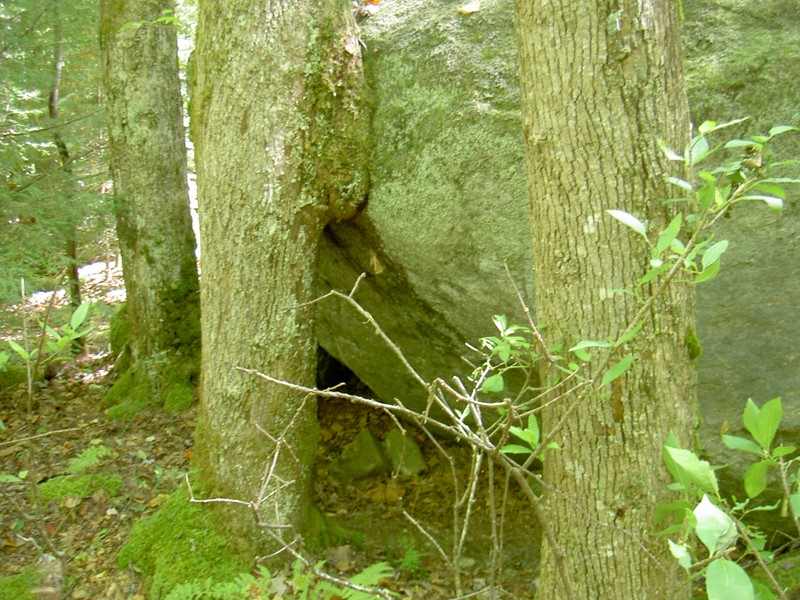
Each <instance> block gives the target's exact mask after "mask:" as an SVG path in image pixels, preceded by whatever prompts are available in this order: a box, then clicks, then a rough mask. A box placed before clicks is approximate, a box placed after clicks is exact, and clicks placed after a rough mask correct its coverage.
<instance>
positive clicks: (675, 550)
mask: <svg viewBox="0 0 800 600" xmlns="http://www.w3.org/2000/svg"><path fill="white" fill-rule="evenodd" d="M667 541H668V542H669V551H670V552H671V553H672V556H674V557H675V558H677V559H678V564H679V565H680V566H682V567H683V568H684V569H686V570H687V571H688V570H689V567H691V566H692V556H691V554H689V549H688V548H687V547H686V546H684V545H683V544H676V543H675V542H673V541H672V540H667Z"/></svg>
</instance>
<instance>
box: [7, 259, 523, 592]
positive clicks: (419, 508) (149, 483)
mask: <svg viewBox="0 0 800 600" xmlns="http://www.w3.org/2000/svg"><path fill="white" fill-rule="evenodd" d="M83 276H84V285H85V288H84V293H85V295H86V296H87V298H88V299H89V300H91V301H93V302H97V303H98V304H97V307H98V308H96V309H93V314H94V315H95V316H94V318H93V324H94V326H95V329H94V331H93V332H92V333H91V334H90V335H89V336H87V343H86V348H85V350H84V351H83V352H82V353H81V355H80V356H79V357H78V358H74V359H71V360H69V361H68V362H64V363H61V364H60V365H58V369H56V370H53V371H50V372H48V373H47V378H45V379H42V380H41V381H39V382H37V383H35V384H34V398H35V403H36V405H37V407H36V409H35V410H32V411H31V412H30V413H28V411H27V395H26V389H25V387H26V386H25V385H24V384H20V385H17V386H14V387H12V388H10V389H4V390H0V475H20V474H21V472H26V471H27V474H25V477H24V481H23V482H22V483H13V482H5V483H0V551H1V552H2V559H0V577H3V576H8V575H16V574H20V573H40V574H41V573H44V575H37V577H40V578H41V577H45V576H47V575H48V574H49V577H50V579H51V580H60V581H61V582H62V583H61V587H62V592H61V595H58V594H54V595H51V596H44V595H40V596H39V597H49V598H58V597H62V598H73V599H76V600H77V599H82V598H87V599H89V598H90V599H109V600H118V599H126V598H135V599H142V598H145V591H144V590H145V581H144V580H143V578H142V576H141V574H140V573H139V572H138V571H137V570H136V569H135V567H134V566H131V568H129V569H127V570H120V569H118V567H117V555H118V552H119V550H120V548H121V547H122V546H123V545H124V544H125V542H126V540H127V539H128V536H129V533H130V529H131V526H132V525H133V523H135V522H136V521H137V520H139V519H143V518H147V517H148V516H149V515H152V514H153V513H154V512H155V511H157V510H158V508H159V507H160V506H161V505H162V504H163V503H164V501H165V500H166V498H167V497H168V495H169V494H170V493H171V492H172V491H173V490H174V489H175V488H176V487H177V486H179V485H182V482H183V479H184V474H185V473H186V472H187V471H188V470H189V468H190V462H191V453H192V444H193V440H192V435H193V428H194V424H195V409H191V410H188V411H186V412H184V413H180V414H165V413H163V412H158V411H151V412H146V413H142V414H139V415H138V416H137V417H135V418H133V419H131V420H127V421H114V420H111V419H109V418H108V417H107V415H106V413H105V410H106V407H104V406H103V405H102V404H101V402H100V399H101V398H102V396H103V394H104V392H105V391H106V389H108V386H109V385H110V383H111V382H112V380H113V377H114V373H113V363H114V359H115V357H114V356H111V354H110V353H109V351H108V335H107V332H108V315H110V314H111V313H112V310H111V309H110V307H113V305H114V304H115V303H118V302H119V300H120V299H122V298H123V297H124V292H121V277H120V276H119V272H118V270H115V271H110V272H109V271H107V270H104V269H102V268H98V267H96V266H95V267H94V268H93V269H86V270H85V271H84V273H83ZM48 297H49V295H43V296H42V295H40V296H36V297H34V298H33V300H29V302H28V303H27V304H26V305H25V306H15V307H10V308H9V309H8V310H7V311H6V313H5V314H4V315H2V316H0V332H2V334H0V337H3V338H6V339H8V338H10V337H11V338H13V337H16V338H17V339H19V338H20V331H19V328H18V327H16V328H15V327H14V324H15V323H20V322H21V315H22V314H23V313H25V314H27V315H28V316H29V317H30V316H35V315H37V314H38V315H41V314H42V313H43V312H44V311H45V310H46V305H47V302H48ZM57 303H60V304H64V303H65V300H64V298H63V296H62V297H61V299H59V300H57ZM103 306H105V307H107V308H106V309H102V307H103ZM3 345H5V344H4V343H3ZM350 383H351V384H353V385H355V386H356V390H357V391H362V392H368V390H363V389H358V387H357V386H358V382H353V381H351V382H350ZM319 419H320V445H319V449H318V460H317V463H316V465H315V475H316V476H315V479H314V480H315V486H316V489H315V492H316V503H317V506H318V507H319V508H320V510H321V511H322V512H323V513H324V514H325V515H326V517H327V518H328V520H329V521H331V522H333V523H335V524H336V525H337V526H338V527H341V528H344V529H345V530H347V531H350V532H354V533H355V535H353V536H351V537H350V539H342V540H338V541H337V545H335V546H334V547H331V548H328V549H327V550H324V551H321V554H322V556H321V557H320V558H324V559H325V560H326V561H327V562H326V567H325V568H326V569H327V570H328V571H329V572H330V573H331V574H334V575H337V576H342V577H349V576H352V575H353V574H355V573H357V572H358V571H360V570H361V569H363V568H365V567H367V566H369V565H372V564H375V563H376V562H381V561H388V562H389V563H390V564H391V565H392V566H393V567H394V570H395V577H394V578H393V579H392V580H391V581H390V582H389V581H387V584H388V585H389V586H390V587H391V589H393V590H394V591H395V592H397V593H399V594H400V596H399V597H401V598H420V599H427V598H430V599H447V598H455V597H456V596H457V594H456V592H455V588H454V584H453V575H452V572H451V570H450V569H448V568H447V561H446V560H445V559H444V558H443V557H442V556H441V554H440V552H439V551H438V550H437V549H436V548H435V547H434V545H433V544H432V543H431V542H430V541H429V536H430V538H433V539H435V540H436V542H437V544H439V546H440V547H441V549H442V550H443V551H444V552H445V553H446V554H447V555H448V556H452V550H453V545H454V542H453V537H454V536H453V533H452V532H453V522H454V509H453V503H454V499H455V497H456V496H455V489H454V484H453V476H452V473H453V472H455V473H456V479H458V480H459V483H458V485H459V486H460V487H459V491H460V493H463V489H464V482H465V481H466V479H467V474H468V473H469V470H470V454H469V452H468V450H467V449H466V448H464V447H461V446H458V445H456V444H453V443H451V442H448V441H446V440H442V441H440V442H439V443H440V445H441V446H443V447H444V448H445V450H446V451H447V453H448V454H449V455H450V456H451V457H452V458H453V465H454V469H451V466H450V463H449V462H448V461H447V460H446V459H445V457H444V456H443V455H442V454H441V452H440V451H439V450H437V448H436V445H435V444H434V443H433V442H431V441H430V440H429V439H427V438H426V437H425V436H424V435H423V434H422V433H421V432H417V433H414V434H413V435H414V437H415V439H416V441H417V442H418V444H419V446H420V447H421V449H422V450H423V453H424V455H425V458H426V461H427V463H428V469H427V471H425V472H423V473H422V474H421V475H420V476H418V477H414V478H407V479H394V478H392V476H391V474H390V473H386V474H384V475H381V476H378V477H372V478H368V479H363V480H359V481H355V482H351V483H343V482H341V481H338V480H336V479H335V478H334V477H333V476H332V475H331V474H329V473H328V465H329V464H330V462H331V461H332V460H333V459H334V458H335V457H336V456H338V455H339V454H340V453H341V451H342V449H343V448H344V447H345V446H346V445H347V444H348V443H349V442H350V441H352V439H353V438H355V436H356V435H357V434H358V433H359V431H361V429H362V428H363V427H369V428H370V429H371V430H372V432H373V433H374V434H375V435H376V436H377V437H378V438H379V439H383V438H384V437H385V436H386V434H387V433H388V432H389V431H390V430H391V428H393V427H395V425H394V423H393V422H392V420H391V419H390V418H389V417H388V416H387V415H385V414H383V413H380V412H376V411H375V410H374V409H370V408H368V407H365V406H363V405H360V404H354V403H348V402H338V401H336V402H333V401H330V400H322V401H320V403H319ZM99 447H104V448H105V449H107V450H108V453H107V454H106V455H104V456H103V455H102V454H103V453H104V452H105V450H104V451H103V452H101V453H100V454H99V455H98V456H99V458H98V459H97V460H96V461H94V462H97V464H96V465H91V464H90V465H89V466H87V467H85V468H84V470H83V471H81V472H84V471H85V472H86V473H103V474H106V475H113V476H117V477H118V478H119V479H120V480H121V482H122V484H121V487H119V489H111V490H110V491H109V489H110V488H109V489H103V487H98V489H96V490H95V491H92V492H91V493H89V494H85V493H77V492H76V494H75V495H67V496H65V497H63V498H62V499H61V500H60V501H49V502H48V501H42V502H37V501H36V500H35V499H34V498H33V497H32V493H31V484H30V482H31V481H36V482H38V484H39V485H38V487H39V488H40V489H41V488H42V486H43V484H46V482H48V481H52V480H54V478H56V477H58V476H60V475H64V474H66V473H68V472H70V470H72V472H75V471H76V470H79V469H80V466H79V465H78V464H77V463H76V462H75V459H76V457H78V456H82V457H84V458H85V457H86V456H87V451H86V449H87V448H88V449H90V448H99ZM484 473H485V469H484ZM483 479H484V482H483V485H482V486H481V489H480V490H479V492H478V494H477V496H476V500H475V502H474V503H473V505H472V518H471V524H472V525H471V527H470V530H469V534H468V535H467V536H466V538H465V539H466V542H465V546H464V550H463V552H462V557H461V560H460V565H461V569H462V575H461V581H462V592H463V594H465V595H466V594H470V593H473V592H478V593H477V594H474V595H472V596H471V597H474V598H489V597H511V598H527V597H532V594H533V589H534V578H535V576H536V574H535V573H536V568H537V566H538V546H539V539H538V532H537V529H536V527H535V526H534V523H533V517H532V515H531V511H530V509H529V507H528V506H527V504H526V503H525V502H524V501H523V500H522V499H521V498H520V495H519V494H518V493H517V491H516V490H515V489H514V487H513V484H512V486H511V489H510V490H509V494H508V499H507V502H506V504H505V506H503V507H502V508H503V514H505V515H507V519H503V518H502V516H498V518H497V519H496V522H497V525H498V527H501V526H502V525H503V524H505V526H504V527H502V531H497V532H496V533H495V537H500V536H502V540H503V544H502V545H503V552H502V553H501V555H502V559H501V562H502V565H499V566H500V567H501V571H502V574H501V575H498V574H497V573H498V570H495V575H494V578H495V579H494V581H495V582H496V583H498V584H500V585H498V586H496V587H497V589H500V588H501V587H502V590H504V591H497V592H495V595H494V596H489V595H487V594H486V593H481V592H479V590H481V589H484V588H485V587H486V586H487V585H489V584H490V583H491V582H492V578H493V574H492V569H491V568H490V565H491V564H492V561H491V549H492V545H493V544H492V540H493V537H492V527H491V523H492V518H491V515H490V514H489V510H488V508H489V506H490V502H489V498H488V495H487V486H486V485H485V477H484V478H483ZM498 479H499V480H500V481H498V482H497V483H496V484H495V486H494V491H495V494H496V497H497V499H498V502H497V505H498V506H500V499H501V498H502V494H503V484H504V482H503V481H502V478H501V477H500V476H499V475H498ZM404 512H405V513H407V514H408V515H410V517H411V518H412V519H413V520H414V521H416V523H417V524H419V526H420V527H421V528H423V529H424V530H425V531H426V532H427V534H426V535H424V534H423V533H421V532H420V529H419V528H418V527H416V526H415V525H413V524H412V522H411V520H410V519H409V518H408V517H407V516H405V514H404ZM462 515H463V511H462ZM46 540H50V541H49V542H47V541H46ZM57 555H60V559H59V560H53V559H52V557H53V556H57ZM48 557H51V558H49V559H48ZM39 583H40V584H41V583H45V584H46V583H47V581H45V580H44V579H40V580H39ZM45 587H46V586H45ZM41 593H42V594H46V593H47V591H46V590H44V589H43V590H41Z"/></svg>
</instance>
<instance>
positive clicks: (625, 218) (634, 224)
mask: <svg viewBox="0 0 800 600" xmlns="http://www.w3.org/2000/svg"><path fill="white" fill-rule="evenodd" d="M606 212H607V213H608V214H609V215H611V216H612V217H614V218H615V219H616V220H617V221H619V222H620V223H622V224H623V225H627V226H628V227H630V228H631V229H633V230H634V231H635V232H636V233H638V234H639V235H641V236H643V237H644V238H645V239H647V228H646V227H645V226H644V224H643V223H642V222H641V221H640V220H639V219H637V218H636V217H634V216H633V215H632V214H630V213H626V212H625V211H624V210H613V209H609V210H607V211H606Z"/></svg>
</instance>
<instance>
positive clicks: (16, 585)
mask: <svg viewBox="0 0 800 600" xmlns="http://www.w3.org/2000/svg"><path fill="white" fill-rule="evenodd" d="M37 583H38V578H37V577H36V574H34V573H20V574H19V575H9V576H8V577H0V598H14V600H34V599H35V596H34V595H33V592H31V590H32V589H33V588H34V587H35V586H36V584H37Z"/></svg>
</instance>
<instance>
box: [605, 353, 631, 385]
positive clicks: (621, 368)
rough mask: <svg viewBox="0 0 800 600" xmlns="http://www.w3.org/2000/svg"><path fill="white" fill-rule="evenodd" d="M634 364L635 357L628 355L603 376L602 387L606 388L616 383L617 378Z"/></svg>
mask: <svg viewBox="0 0 800 600" xmlns="http://www.w3.org/2000/svg"><path fill="white" fill-rule="evenodd" d="M632 363H633V356H631V355H628V356H626V357H625V358H623V359H622V360H621V361H619V362H618V363H617V364H615V365H614V366H613V367H611V368H610V369H609V370H608V371H606V374H605V375H603V380H602V381H601V382H600V387H604V386H606V385H608V384H609V383H611V382H612V381H614V380H615V379H616V378H617V377H619V376H620V375H622V374H623V373H624V372H625V371H627V370H628V369H629V368H630V366H631V364H632Z"/></svg>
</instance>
